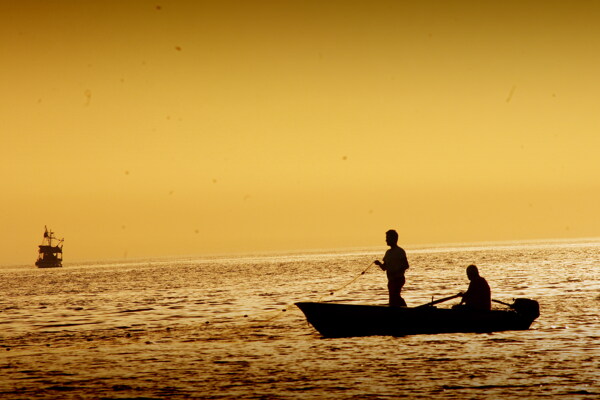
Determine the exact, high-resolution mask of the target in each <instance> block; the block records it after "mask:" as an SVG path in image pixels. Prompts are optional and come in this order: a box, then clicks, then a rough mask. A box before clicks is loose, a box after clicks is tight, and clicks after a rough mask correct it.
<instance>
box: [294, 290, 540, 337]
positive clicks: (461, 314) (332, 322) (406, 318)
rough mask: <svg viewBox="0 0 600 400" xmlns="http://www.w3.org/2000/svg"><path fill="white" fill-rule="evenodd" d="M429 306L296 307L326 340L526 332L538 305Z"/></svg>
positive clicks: (525, 301) (325, 304)
mask: <svg viewBox="0 0 600 400" xmlns="http://www.w3.org/2000/svg"><path fill="white" fill-rule="evenodd" d="M454 297H457V296H452V298H454ZM438 302H439V301H438ZM496 302H498V303H502V302H500V301H496ZM432 303H436V302H432ZM432 303H429V304H425V305H422V306H418V307H390V306H387V305H386V306H377V305H360V304H343V303H329V302H300V303H296V306H298V307H299V308H300V310H302V312H303V313H304V315H305V316H306V319H307V320H308V322H309V323H310V324H311V325H312V326H313V327H314V328H315V329H316V330H317V331H318V332H319V333H320V334H321V335H322V336H324V337H328V338H333V337H353V336H371V335H383V336H404V335H416V334H433V333H457V332H479V333H483V332H497V331H508V330H527V329H529V327H530V326H531V323H532V322H533V321H534V320H535V319H536V318H537V317H538V316H539V315H540V313H539V304H538V302H537V301H535V300H531V299H516V300H514V303H513V304H507V303H502V304H505V305H507V306H509V307H508V308H506V309H492V310H472V309H467V308H437V307H435V306H434V305H433V304H432Z"/></svg>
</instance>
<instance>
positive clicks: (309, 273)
mask: <svg viewBox="0 0 600 400" xmlns="http://www.w3.org/2000/svg"><path fill="white" fill-rule="evenodd" d="M406 250H407V253H408V258H409V262H410V265H411V267H410V269H409V271H408V272H407V284H406V286H405V290H404V298H405V299H406V301H407V303H408V304H409V306H415V305H419V304H423V303H426V302H428V301H430V300H431V299H432V297H434V298H441V297H445V296H449V295H453V294H455V293H457V292H458V291H461V290H465V289H466V287H467V285H468V280H467V278H466V275H465V267H466V266H467V265H468V264H470V263H474V264H477V265H478V266H479V268H480V271H481V274H482V275H483V276H484V277H486V278H487V280H488V282H489V283H490V286H491V288H492V297H493V298H495V299H498V300H503V301H510V300H511V299H513V298H517V297H529V298H533V299H536V300H538V301H539V302H540V305H541V316H540V317H539V319H538V320H537V321H535V322H534V323H533V325H532V327H531V329H530V330H529V331H515V332H501V333H493V334H439V335H415V336H406V337H365V338H344V339H322V338H321V337H320V336H319V334H318V333H316V331H315V330H314V329H313V328H312V327H311V326H310V325H308V324H307V323H306V320H305V318H304V316H303V315H302V314H301V312H300V311H299V310H298V309H296V308H295V306H293V303H294V302H296V301H314V300H328V301H329V300H336V301H342V302H355V303H366V304H385V303H386V301H387V292H386V279H385V274H384V273H383V272H382V271H381V270H379V269H378V268H377V267H372V268H370V269H369V270H368V271H367V272H366V273H365V274H364V275H361V272H362V271H364V270H365V269H366V268H367V267H368V266H369V265H370V264H371V262H372V261H373V260H374V259H375V258H381V256H382V255H383V253H384V251H385V248H384V247H382V248H380V249H376V250H374V249H367V250H353V251H330V252H310V253H302V254H279V255H257V256H251V257H250V256H245V257H232V258H226V257H213V258H186V259H168V260H164V259H163V260H144V261H140V260H138V261H126V262H114V263H87V264H78V265H75V264H68V263H67V264H66V265H65V266H64V267H63V268H60V269H36V268H35V267H33V266H27V267H2V268H0V294H1V297H0V328H1V333H0V354H1V356H0V398H2V399H36V398H44V399H56V398H60V399H80V398H93V399H124V398H128V399H186V398H206V399H316V398H318V399H353V398H360V399H397V398H409V399H419V398H422V399H430V398H436V399H437V398H439V399H550V398H551V399H555V398H560V399H598V398H600V240H585V241H583V240H582V241H574V242H548V243H512V244H503V245H500V244H496V245H472V246H454V247H449V246H447V247H430V248H406ZM356 277H358V279H356V280H355V281H354V282H352V281H353V279H355V278H356ZM349 282H352V283H351V284H349V285H347V284H348V283H349ZM346 285H347V286H346ZM332 292H333V294H331V293H332ZM455 302H456V300H453V301H451V302H448V304H441V305H440V306H444V307H445V306H451V305H452V304H453V303H455Z"/></svg>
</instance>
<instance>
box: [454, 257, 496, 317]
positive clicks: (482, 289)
mask: <svg viewBox="0 0 600 400" xmlns="http://www.w3.org/2000/svg"><path fill="white" fill-rule="evenodd" d="M467 277H468V278H469V281H470V283H469V288H468V289H467V292H466V293H464V294H463V295H462V300H461V301H460V304H461V305H463V306H462V307H464V308H469V309H472V310H491V309H492V292H491V291H490V285H488V283H487V281H486V280H485V278H484V277H482V276H480V275H479V270H478V269H477V267H476V266H475V265H469V266H468V267H467Z"/></svg>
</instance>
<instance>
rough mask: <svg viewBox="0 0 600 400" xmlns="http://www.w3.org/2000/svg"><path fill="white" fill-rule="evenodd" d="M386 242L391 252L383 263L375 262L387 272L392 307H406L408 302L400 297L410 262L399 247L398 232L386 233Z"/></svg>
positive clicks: (387, 253)
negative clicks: (405, 272)
mask: <svg viewBox="0 0 600 400" xmlns="http://www.w3.org/2000/svg"><path fill="white" fill-rule="evenodd" d="M385 242H386V243H387V245H388V246H390V248H389V250H388V251H386V252H385V255H384V256H383V262H381V261H379V260H375V261H374V262H375V264H376V265H379V267H381V269H382V270H384V271H385V273H386V275H387V278H388V292H389V296H390V306H392V307H400V306H402V307H406V302H405V301H404V299H403V298H402V296H401V295H400V292H401V291H402V286H404V282H405V281H406V279H405V278H404V271H406V270H407V269H408V260H407V259H406V252H405V251H404V249H402V247H399V246H398V232H396V231H395V230H393V229H390V230H389V231H387V232H386V233H385Z"/></svg>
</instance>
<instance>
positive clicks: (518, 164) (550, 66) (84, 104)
mask: <svg viewBox="0 0 600 400" xmlns="http://www.w3.org/2000/svg"><path fill="white" fill-rule="evenodd" d="M0 16H1V17H0V18H2V24H0V35H1V37H2V40H1V41H0V52H1V54H3V57H2V59H3V61H2V64H3V65H2V77H1V78H0V80H1V82H2V91H1V92H0V114H1V116H2V119H1V120H2V133H1V135H2V147H3V150H4V151H3V156H2V157H1V158H0V171H1V172H2V178H3V187H4V191H3V196H2V200H0V207H1V211H0V213H1V215H2V222H3V224H2V227H3V229H2V232H1V233H0V250H1V254H2V257H0V264H10V263H23V264H33V262H34V261H35V257H36V246H37V244H39V243H38V242H39V241H40V240H41V234H42V233H43V227H44V225H48V226H51V227H52V228H53V229H54V230H55V232H56V233H57V235H59V236H61V237H63V236H64V237H65V247H64V251H65V263H66V264H68V263H69V262H72V261H75V260H90V259H102V258H119V257H123V256H127V257H151V256H167V255H187V254H204V253H214V252H238V251H255V250H256V251H263V250H290V249H306V248H330V247H353V246H371V245H381V246H382V247H385V246H384V242H383V233H384V232H385V231H386V230H387V229H389V228H395V229H397V230H398V231H399V233H400V244H401V245H403V246H407V245H410V244H418V243H433V242H461V241H489V240H519V239H536V238H540V239H543V238H571V237H589V236H600V232H599V227H600V218H599V212H598V204H600V163H599V162H598V149H599V148H600V134H599V128H600V114H599V113H598V111H597V109H598V104H597V103H598V101H597V98H598V95H597V94H598V93H599V92H600V78H599V77H598V73H597V71H598V70H600V51H599V50H600V26H599V25H598V24H597V21H598V18H599V17H600V5H597V4H595V3H593V2H583V1H573V2H568V3H550V4H549V3H547V2H541V1H539V2H528V1H519V2H516V1H515V2H510V1H509V2H501V3H497V4H496V3H494V4H487V3H486V4H476V5H475V3H473V2H467V1H465V2H449V3H445V2H427V1H426V2H396V1H374V2H362V1H361V2H353V1H329V2H318V1H315V2H311V1H308V2H306V1H302V2H278V1H251V2H237V1H231V2H229V1H223V2H213V1H211V2H208V1H207V2H202V1H169V2H165V3H162V2H146V1H136V2H119V1H97V2H76V1H58V2H38V1H19V2H12V3H11V2H3V3H2V4H1V5H0Z"/></svg>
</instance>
